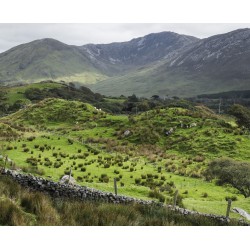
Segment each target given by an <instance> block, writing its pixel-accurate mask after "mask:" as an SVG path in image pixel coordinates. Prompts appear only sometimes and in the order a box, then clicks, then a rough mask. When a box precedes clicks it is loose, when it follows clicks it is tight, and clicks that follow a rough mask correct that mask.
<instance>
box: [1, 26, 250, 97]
mask: <svg viewBox="0 0 250 250" xmlns="http://www.w3.org/2000/svg"><path fill="white" fill-rule="evenodd" d="M249 63H250V29H240V30H235V31H232V32H229V33H226V34H220V35H216V36H212V37H209V38H206V39H198V38H195V37H190V36H185V35H179V34H176V33H173V32H161V33H155V34H149V35H147V36H144V37H141V38H136V39H132V40H131V41H128V42H122V43H111V44H87V45H83V46H72V45H66V44H63V43H61V42H59V41H56V40H53V39H42V40H37V41H33V42H31V43H27V44H23V45H20V46H17V47H15V48H12V49H10V50H8V51H6V52H4V53H2V54H0V83H1V84H2V85H4V84H5V85H6V84H10V83H17V82H18V83H20V82H28V83H29V82H34V81H37V80H43V79H52V80H63V81H72V82H76V83H79V84H84V85H88V86H89V87H90V88H91V89H92V90H93V91H95V92H100V93H101V94H105V95H114V96H119V95H121V94H123V95H132V94H133V93H135V94H136V95H139V96H152V95H154V94H157V95H161V96H176V95H177V96H185V97H187V96H194V95H200V94H210V93H216V92H224V91H234V90H248V89H249V88H250V86H249V80H250V68H249ZM93 83H95V84H93Z"/></svg>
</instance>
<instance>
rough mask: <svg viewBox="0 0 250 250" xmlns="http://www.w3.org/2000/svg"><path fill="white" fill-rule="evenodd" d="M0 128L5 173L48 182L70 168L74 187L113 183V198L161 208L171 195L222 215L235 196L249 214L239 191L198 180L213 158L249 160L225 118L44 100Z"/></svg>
mask: <svg viewBox="0 0 250 250" xmlns="http://www.w3.org/2000/svg"><path fill="white" fill-rule="evenodd" d="M0 123H1V126H2V127H8V130H9V131H10V132H9V133H8V134H6V133H1V134H0V136H1V142H0V147H1V154H2V155H7V156H8V158H9V159H10V160H11V161H12V162H11V161H10V162H9V163H7V165H8V166H9V167H10V168H15V169H21V170H22V171H24V172H30V173H33V174H38V175H42V176H44V177H46V178H50V179H53V180H55V181H58V180H59V179H60V178H61V177H62V176H63V175H64V174H68V173H69V171H70V168H71V169H72V173H73V177H74V178H75V179H76V180H77V182H78V183H79V184H80V185H86V186H89V187H94V188H97V189H100V190H103V191H111V192H113V178H114V177H116V178H117V180H118V193H119V194H124V195H128V196H133V197H137V198H142V199H159V200H161V201H164V202H166V203H171V202H173V194H174V192H175V190H177V189H178V190H179V193H180V195H181V197H182V203H183V204H184V206H185V207H187V208H190V209H195V210H197V211H201V212H208V213H216V214H222V215H224V214H225V211H226V204H227V202H226V200H225V199H226V198H227V197H234V200H235V201H234V202H233V205H234V206H238V207H241V208H243V209H245V210H246V211H248V212H250V211H249V202H250V200H249V198H245V197H244V196H243V195H242V194H240V192H239V190H237V189H236V188H233V187H232V186H230V185H225V186H218V185H216V184H215V181H212V182H208V181H205V170H206V169H207V166H208V165H209V163H210V161H211V160H213V159H216V158H218V157H220V156H228V157H230V158H232V159H235V160H240V161H249V154H248V152H249V147H250V139H249V137H248V135H245V134H244V133H243V131H242V130H241V129H240V128H238V127H237V126H236V125H235V123H232V120H228V118H227V119H226V118H224V117H222V116H217V115H215V114H213V113H212V112H210V111H209V110H207V109H205V108H203V107H196V108H193V109H184V108H177V107H172V108H167V109H156V110H151V111H148V112H145V113H141V114H139V115H137V116H131V115H130V116H127V115H111V114H108V113H105V112H103V111H101V110H97V109H96V108H94V107H93V106H92V105H90V104H86V103H82V102H77V101H66V100H62V99H45V100H43V101H41V102H39V103H37V104H31V105H30V106H28V107H27V108H26V109H23V110H20V111H18V112H16V113H14V114H11V115H9V116H7V117H3V118H1V119H0ZM181 124H182V125H181ZM171 128H172V129H173V131H172V133H171V134H170V135H168V136H167V135H166V132H169V131H170V130H171ZM125 131H129V134H127V133H125ZM230 216H232V217H238V216H237V215H236V214H233V213H231V214H230Z"/></svg>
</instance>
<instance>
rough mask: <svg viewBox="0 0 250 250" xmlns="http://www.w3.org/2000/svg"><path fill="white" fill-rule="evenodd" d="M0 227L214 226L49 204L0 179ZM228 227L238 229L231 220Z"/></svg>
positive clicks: (171, 215) (161, 212) (148, 210)
mask: <svg viewBox="0 0 250 250" xmlns="http://www.w3.org/2000/svg"><path fill="white" fill-rule="evenodd" d="M0 225H7V226H29V225H31V226H35V225H40V226H52V225H55V226H64V225H65V226H193V225H195V226H196V225H197V226H200V225H202V226H218V225H221V224H220V222H218V221H215V220H212V219H208V218H205V217H202V216H194V215H192V216H190V215H188V216H183V215H181V214H179V213H177V212H174V211H170V210H167V209H166V208H158V207H153V206H142V205H115V204H106V203H91V202H77V201H70V200H52V199H51V198H50V197H49V196H46V195H45V194H42V193H39V192H29V191H28V190H26V189H24V188H22V187H21V186H20V185H18V184H17V183H16V182H14V181H13V180H11V179H10V178H8V177H6V176H0ZM228 225H232V226H233V225H238V222H237V221H234V220H231V221H230V223H228Z"/></svg>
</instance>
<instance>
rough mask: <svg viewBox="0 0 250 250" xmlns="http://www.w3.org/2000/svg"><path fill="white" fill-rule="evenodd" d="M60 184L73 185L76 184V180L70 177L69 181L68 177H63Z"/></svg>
mask: <svg viewBox="0 0 250 250" xmlns="http://www.w3.org/2000/svg"><path fill="white" fill-rule="evenodd" d="M59 183H60V184H70V185H74V184H76V180H75V179H74V178H73V177H72V176H71V177H70V180H69V175H64V176H63V177H62V178H61V180H60V181H59Z"/></svg>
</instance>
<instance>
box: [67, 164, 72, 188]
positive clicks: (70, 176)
mask: <svg viewBox="0 0 250 250" xmlns="http://www.w3.org/2000/svg"><path fill="white" fill-rule="evenodd" d="M71 172H72V167H71V166H70V170H69V181H68V185H69V184H70V179H71Z"/></svg>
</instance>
